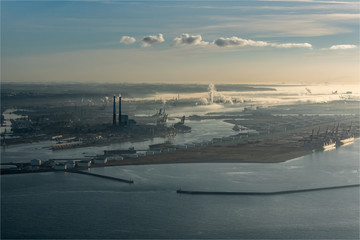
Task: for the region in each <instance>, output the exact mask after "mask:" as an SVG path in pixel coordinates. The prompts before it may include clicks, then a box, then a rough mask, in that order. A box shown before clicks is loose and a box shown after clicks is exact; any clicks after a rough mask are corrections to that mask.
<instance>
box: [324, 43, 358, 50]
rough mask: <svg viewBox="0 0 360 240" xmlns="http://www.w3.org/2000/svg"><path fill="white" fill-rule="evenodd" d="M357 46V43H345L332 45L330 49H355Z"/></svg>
mask: <svg viewBox="0 0 360 240" xmlns="http://www.w3.org/2000/svg"><path fill="white" fill-rule="evenodd" d="M354 48H357V46H356V45H349V44H343V45H332V46H331V47H330V48H329V49H330V50H348V49H354Z"/></svg>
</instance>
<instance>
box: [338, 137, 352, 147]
mask: <svg viewBox="0 0 360 240" xmlns="http://www.w3.org/2000/svg"><path fill="white" fill-rule="evenodd" d="M354 140H355V138H354V137H349V138H344V139H341V140H340V141H338V142H337V145H338V146H346V145H350V144H353V143H354Z"/></svg>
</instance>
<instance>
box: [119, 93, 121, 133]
mask: <svg viewBox="0 0 360 240" xmlns="http://www.w3.org/2000/svg"><path fill="white" fill-rule="evenodd" d="M119 126H121V96H120V97H119Z"/></svg>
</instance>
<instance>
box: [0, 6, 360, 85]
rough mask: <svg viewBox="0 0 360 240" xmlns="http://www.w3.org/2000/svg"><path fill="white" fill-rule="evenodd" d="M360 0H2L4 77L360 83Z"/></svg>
mask: <svg viewBox="0 0 360 240" xmlns="http://www.w3.org/2000/svg"><path fill="white" fill-rule="evenodd" d="M359 21H360V3H359V1H357V0H352V1H350V0H334V1H333V0H292V1H290V0H262V1H258V0H250V1H246V0H244V1H241V0H239V1H151V0H150V1H136V0H135V1H105V0H104V1H96V0H89V1H85V0H84V1H81V0H80V1H45V0H43V1H7V0H5V1H4V0H2V1H1V81H2V82H21V83H31V82H44V83H61V82H80V83H81V82H83V83H93V82H101V83H106V82H109V83H125V82H126V83H198V84H209V83H214V84H219V83H231V84H236V83H238V84H357V83H359V80H360V70H359V69H360V65H359V63H360V49H359V47H360V46H359V45H360V43H359V26H360V23H359Z"/></svg>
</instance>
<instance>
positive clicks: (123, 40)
mask: <svg viewBox="0 0 360 240" xmlns="http://www.w3.org/2000/svg"><path fill="white" fill-rule="evenodd" d="M134 42H136V39H135V38H133V37H129V36H122V37H121V39H120V43H125V44H133V43H134Z"/></svg>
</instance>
